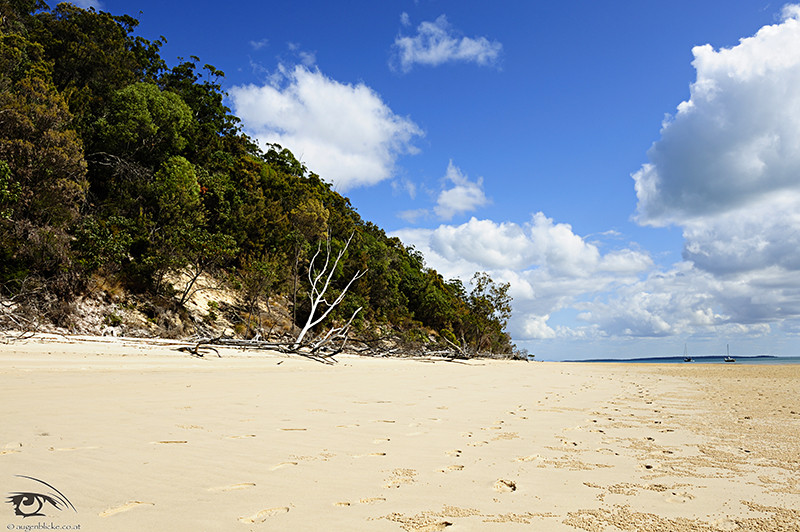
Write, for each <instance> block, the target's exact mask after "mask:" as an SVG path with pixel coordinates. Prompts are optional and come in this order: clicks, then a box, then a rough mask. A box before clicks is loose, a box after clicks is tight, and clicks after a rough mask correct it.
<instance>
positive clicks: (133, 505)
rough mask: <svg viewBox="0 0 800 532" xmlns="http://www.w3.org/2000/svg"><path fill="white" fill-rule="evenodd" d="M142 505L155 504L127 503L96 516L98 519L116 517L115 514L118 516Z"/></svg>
mask: <svg viewBox="0 0 800 532" xmlns="http://www.w3.org/2000/svg"><path fill="white" fill-rule="evenodd" d="M142 505H149V506H155V503H152V502H142V501H129V502H126V503H125V504H123V505H122V506H116V507H114V508H109V509H108V510H105V511H103V512H100V513H99V514H97V515H99V516H100V517H110V516H112V515H116V514H119V513H122V512H127V511H129V510H133V509H134V508H136V507H137V506H142Z"/></svg>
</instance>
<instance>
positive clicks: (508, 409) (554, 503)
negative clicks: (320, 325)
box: [0, 338, 800, 531]
mask: <svg viewBox="0 0 800 532" xmlns="http://www.w3.org/2000/svg"><path fill="white" fill-rule="evenodd" d="M175 348H176V346H175V345H173V344H170V343H169V342H165V343H163V344H162V345H159V346H146V345H143V344H142V343H140V342H136V341H124V340H114V341H110V340H109V341H99V340H98V339H91V341H89V340H88V339H64V338H61V339H44V338H38V339H34V340H28V341H25V342H14V343H9V344H6V345H0V398H1V399H2V401H0V404H1V406H0V479H2V493H0V495H2V496H4V497H5V496H8V495H9V494H10V493H16V492H20V491H22V490H23V489H24V490H29V491H28V492H26V493H39V492H37V491H35V490H36V489H40V490H41V494H46V492H48V490H49V488H48V487H47V486H45V485H43V484H37V483H36V482H34V481H33V480H31V479H30V478H23V477H21V476H24V477H31V478H33V479H34V480H39V481H42V482H46V483H47V484H48V485H49V486H50V487H51V488H55V489H57V490H58V492H59V493H61V494H62V495H63V496H65V497H66V498H68V499H69V502H70V503H71V504H72V505H73V506H74V510H73V509H72V508H69V507H66V506H63V505H62V508H61V509H58V508H55V507H54V506H52V505H51V504H50V503H49V502H47V501H44V503H43V505H42V508H41V510H40V512H39V513H41V514H43V515H41V516H30V517H22V516H19V515H15V514H14V508H13V504H11V503H9V504H5V505H0V515H2V516H3V517H2V519H0V523H5V524H7V525H18V526H27V525H33V524H35V523H37V522H40V521H41V522H47V523H51V522H52V523H56V524H61V525H80V529H81V530H102V531H107V530H114V531H134V530H135V531H141V530H192V531H195V530H204V531H213V530H220V531H223V530H224V531H229V530H243V531H244V530H323V529H324V530H343V531H352V530H370V531H371V530H377V531H380V530H388V531H391V530H406V531H422V530H449V531H450V530H452V531H457V530H490V531H491V530H498V531H510V530H598V531H604V530H776V529H779V530H800V525H798V523H800V512H799V511H798V510H796V509H797V508H800V441H799V440H800V439H799V438H798V435H800V403H798V399H797V397H798V396H797V390H799V389H800V366H723V365H716V366H711V365H701V364H693V365H685V366H683V365H675V366H656V365H634V364H565V363H560V364H559V363H523V362H498V361H471V362H469V363H466V364H454V363H448V362H436V363H433V364H431V363H420V362H419V361H414V360H401V359H371V358H357V357H346V356H340V357H338V360H339V363H338V364H337V365H335V366H326V365H322V364H318V363H315V362H313V361H309V360H305V359H301V358H293V357H286V356H283V355H279V354H265V353H259V354H255V353H241V352H237V351H233V350H221V354H222V358H216V357H211V358H207V359H197V358H192V357H189V356H187V355H186V354H184V353H180V352H178V351H176V350H175ZM279 363H280V364H279ZM20 475H21V476H20ZM23 481H24V482H26V484H25V486H24V488H23V487H21V486H22V483H23ZM50 492H51V493H52V490H50ZM26 508H27V509H28V510H27V511H30V509H31V506H25V507H24V508H23V510H24V509H26ZM20 529H21V528H20Z"/></svg>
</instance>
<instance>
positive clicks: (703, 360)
mask: <svg viewBox="0 0 800 532" xmlns="http://www.w3.org/2000/svg"><path fill="white" fill-rule="evenodd" d="M731 356H733V358H735V359H736V362H725V360H724V358H725V355H705V356H696V357H692V358H694V361H693V362H684V361H683V357H682V356H679V357H645V358H625V359H616V358H595V359H591V360H567V361H566V362H633V363H638V364H730V365H733V364H749V365H754V364H757V365H780V364H800V356H798V357H777V356H767V355H760V356H735V355H731Z"/></svg>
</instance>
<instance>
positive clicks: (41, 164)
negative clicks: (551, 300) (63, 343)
mask: <svg viewBox="0 0 800 532" xmlns="http://www.w3.org/2000/svg"><path fill="white" fill-rule="evenodd" d="M137 25H138V21H137V20H136V19H135V18H133V17H129V16H127V15H125V16H112V15H110V14H108V13H104V12H97V11H95V10H94V9H88V10H87V9H81V8H78V7H76V6H75V5H73V4H70V3H62V4H58V5H57V6H56V7H55V8H53V9H49V8H48V7H47V6H46V5H45V4H44V3H43V2H41V1H40V0H0V286H3V285H5V286H8V283H9V282H11V281H13V282H16V283H17V284H18V285H20V286H21V285H22V284H23V283H24V280H25V279H28V278H33V277H36V278H48V279H56V280H58V282H56V283H51V284H50V285H48V286H49V288H48V290H51V291H52V292H53V293H58V294H59V297H61V298H62V300H64V301H65V302H66V303H65V305H66V306H65V305H61V306H60V307H59V308H60V309H61V310H58V309H56V310H58V312H56V313H55V314H54V316H55V315H56V314H58V319H59V320H61V321H63V320H64V319H66V318H65V317H64V316H65V315H64V312H65V311H64V312H62V311H63V310H64V309H66V308H67V307H68V301H69V297H71V295H72V296H74V294H70V292H69V290H68V289H67V288H69V287H76V286H80V284H81V280H85V279H87V278H88V276H90V275H93V274H95V273H98V272H99V273H100V274H101V275H103V276H106V277H110V278H112V279H111V281H112V282H113V283H115V284H119V285H121V286H124V287H125V288H127V289H128V290H134V291H138V292H142V293H145V294H147V295H149V296H151V300H158V301H159V303H158V305H159V306H163V305H164V304H169V305H172V306H173V307H174V308H178V309H180V307H181V306H182V305H183V304H184V303H185V302H186V301H187V299H188V298H189V297H190V295H191V293H192V292H193V290H195V289H196V286H197V284H196V283H197V281H198V279H200V278H201V277H202V276H203V275H204V274H213V275H215V276H217V278H227V279H230V280H231V283H232V285H233V286H235V287H237V289H238V291H239V296H240V301H241V304H242V308H243V309H244V312H245V313H246V314H247V320H246V324H244V323H243V324H241V325H240V326H239V329H238V330H239V331H240V332H241V333H242V334H247V335H249V334H254V332H255V329H256V328H258V327H260V319H261V315H260V314H259V312H258V311H257V308H258V307H259V306H260V305H261V304H266V305H267V308H269V303H270V297H274V296H283V297H284V298H286V299H287V300H289V301H290V302H291V301H294V302H295V304H293V310H294V312H295V322H296V323H298V322H299V323H302V322H303V320H304V318H305V317H306V316H307V314H308V313H309V312H310V310H309V308H308V306H309V303H308V301H309V299H308V297H307V295H308V294H307V291H308V290H309V289H308V287H307V283H308V281H307V278H308V269H309V268H310V267H311V258H312V256H313V254H314V252H315V251H316V250H317V246H318V245H319V243H320V242H324V241H327V239H328V238H330V241H331V247H332V250H331V251H332V253H333V254H334V255H335V254H336V253H337V252H338V251H339V250H340V249H343V247H344V245H345V241H347V239H348V237H350V235H353V236H352V241H351V243H350V246H349V247H348V248H347V252H346V253H344V254H343V256H342V258H341V261H339V262H338V263H337V266H336V271H334V272H333V277H332V282H331V286H330V288H329V293H327V294H326V297H329V298H330V299H331V300H334V299H335V298H336V297H337V296H338V295H339V294H341V293H342V292H343V291H344V290H345V288H346V286H347V285H348V282H349V281H350V280H351V279H353V276H354V275H355V273H356V272H364V271H366V272H368V273H367V274H366V276H364V277H363V278H361V279H360V280H359V281H358V282H357V283H354V284H353V285H351V286H350V289H349V291H348V292H347V297H346V298H345V299H344V301H343V302H342V303H341V305H339V306H338V307H336V308H335V309H334V311H333V312H331V314H330V315H329V316H328V318H327V321H326V322H325V323H322V324H320V326H330V325H331V324H334V323H338V324H341V323H343V322H345V321H346V320H348V319H349V318H350V316H352V315H353V313H354V312H355V311H356V309H358V308H359V307H360V308H361V309H362V310H361V311H360V312H359V313H358V314H357V319H356V320H355V321H354V323H353V327H354V328H355V329H356V330H359V329H363V330H367V329H368V327H367V325H369V330H375V328H376V327H375V326H378V328H380V329H382V330H394V331H395V332H396V333H397V335H398V337H400V338H403V339H404V340H405V341H412V342H418V343H427V342H430V341H436V338H437V335H438V337H439V338H444V339H446V340H447V341H448V342H450V344H453V345H457V346H459V347H461V348H462V349H464V350H465V351H467V352H472V353H482V352H487V351H493V352H506V351H508V350H510V349H511V343H510V338H509V337H508V335H507V333H505V330H504V329H505V326H506V323H507V321H508V317H509V315H510V311H511V310H510V301H511V298H510V297H509V296H508V285H507V284H496V283H494V282H493V281H492V280H491V279H490V278H489V276H488V275H486V274H479V275H477V276H476V277H475V278H474V279H473V286H474V288H473V290H472V292H470V293H467V291H466V290H465V288H464V286H463V285H462V283H461V282H459V281H457V280H449V281H448V280H445V279H443V278H442V276H441V275H439V274H438V273H437V272H436V271H435V270H433V269H430V268H428V267H426V266H425V262H424V259H423V257H422V255H421V254H420V253H419V252H418V251H416V250H415V249H413V248H408V247H406V246H404V245H403V243H402V242H400V240H398V239H396V238H389V237H387V236H386V234H385V233H384V232H383V231H382V230H381V229H380V228H378V227H376V226H375V225H374V224H371V223H370V222H367V221H364V220H362V219H361V217H360V216H359V215H358V213H357V212H356V211H355V209H354V208H353V207H352V205H351V204H350V201H349V199H347V198H346V197H344V196H342V195H341V194H339V193H337V192H336V191H334V190H332V189H331V187H330V185H328V184H326V183H325V182H324V181H323V180H322V179H321V178H320V176H318V175H316V174H314V173H313V172H311V171H309V169H308V168H306V167H305V165H303V164H302V163H301V162H300V161H298V160H297V158H295V156H294V155H293V154H292V152H291V151H290V150H288V149H286V148H284V147H282V146H279V145H277V144H273V145H270V146H267V147H266V150H265V151H262V150H261V149H259V148H258V147H257V146H256V145H255V144H254V143H253V141H252V140H251V139H249V138H248V137H246V136H245V135H243V134H242V133H241V131H240V130H239V125H238V124H239V119H238V118H236V117H235V116H233V115H231V113H230V109H229V108H228V107H226V106H225V104H224V102H225V96H226V95H225V93H224V92H223V91H222V87H221V84H220V82H219V80H220V79H221V78H222V77H223V76H224V74H223V73H222V72H221V71H220V70H218V69H216V68H214V67H213V66H210V65H205V66H204V67H203V68H198V63H199V59H198V58H196V57H191V58H190V59H189V60H188V61H187V60H183V59H181V60H179V63H178V64H177V65H175V66H173V67H171V68H168V67H167V65H166V63H165V62H164V61H163V60H162V59H161V57H160V56H159V48H160V46H161V44H162V41H160V40H157V41H153V42H150V41H147V40H145V39H142V38H141V37H137V36H136V35H135V34H134V30H135V29H136V27H137ZM318 266H319V265H318ZM167 278H171V279H175V278H179V279H181V281H180V282H178V283H177V284H178V285H179V286H175V287H173V286H172V285H171V284H170V283H166V282H165V279H167ZM181 283H182V284H181ZM65 287H66V288H65ZM62 296H63V297H62ZM165 301H171V303H164V302H165ZM240 311H241V310H240ZM219 312H221V310H220V309H215V308H211V309H210V314H209V316H211V315H212V314H213V315H214V317H216V316H218V313H219ZM209 319H212V318H209ZM212 321H213V319H212ZM108 322H109V323H110V324H113V323H115V322H116V319H115V318H114V316H110V317H109V320H108Z"/></svg>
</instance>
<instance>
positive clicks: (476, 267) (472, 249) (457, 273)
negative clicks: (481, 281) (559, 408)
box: [392, 213, 653, 340]
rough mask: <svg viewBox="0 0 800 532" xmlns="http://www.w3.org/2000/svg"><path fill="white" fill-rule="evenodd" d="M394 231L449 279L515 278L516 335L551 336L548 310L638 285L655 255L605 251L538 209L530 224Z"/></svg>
mask: <svg viewBox="0 0 800 532" xmlns="http://www.w3.org/2000/svg"><path fill="white" fill-rule="evenodd" d="M392 236H397V237H399V238H400V239H401V240H402V241H403V242H404V243H405V244H406V245H413V246H414V247H415V248H416V249H417V250H419V251H420V252H422V254H423V255H424V257H425V259H426V262H427V264H428V265H429V266H431V267H432V268H435V269H436V270H437V271H438V272H439V273H441V274H442V275H443V276H444V277H446V278H453V277H456V278H459V279H461V280H462V281H464V282H466V281H468V280H469V278H471V277H472V275H473V273H474V272H476V271H487V272H489V273H490V275H491V276H492V278H493V279H495V281H498V282H508V283H510V284H511V290H510V293H511V295H512V296H513V297H514V302H513V307H514V316H513V317H512V320H511V322H510V323H509V329H510V331H511V333H512V335H513V337H514V338H515V339H518V340H524V339H530V338H540V339H541V338H552V337H554V336H555V335H556V334H557V332H556V331H555V330H554V329H553V328H551V327H550V326H549V325H547V320H548V319H549V316H550V315H551V314H552V313H554V312H556V311H558V310H561V309H563V308H565V307H566V306H568V305H574V304H575V303H576V301H577V299H578V298H579V297H585V296H586V295H587V294H598V293H601V292H603V291H604V290H608V289H609V288H610V287H612V286H614V285H616V284H618V283H633V282H635V281H636V280H637V276H638V275H640V274H641V273H642V272H644V271H646V270H648V269H650V268H651V267H652V265H653V264H652V261H651V259H650V257H648V256H647V255H646V254H644V253H641V252H639V251H635V250H630V249H623V250H613V251H610V252H608V253H606V254H603V253H601V252H600V250H599V248H598V247H597V245H595V244H592V243H589V242H587V241H586V240H585V239H584V238H582V237H580V236H578V235H576V234H575V233H574V232H573V231H572V228H571V227H570V226H569V225H568V224H560V223H555V222H554V221H553V220H552V219H551V218H548V217H546V216H545V215H544V214H543V213H536V214H534V215H533V216H532V217H531V221H530V222H528V223H525V224H522V225H520V224H516V223H512V222H502V223H498V222H494V221H492V220H478V219H477V218H471V219H470V220H469V221H467V222H465V223H463V224H460V225H440V226H439V227H438V228H436V229H403V230H400V231H395V232H394V233H393V234H392Z"/></svg>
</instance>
